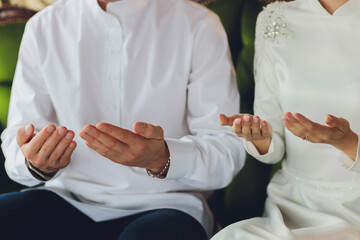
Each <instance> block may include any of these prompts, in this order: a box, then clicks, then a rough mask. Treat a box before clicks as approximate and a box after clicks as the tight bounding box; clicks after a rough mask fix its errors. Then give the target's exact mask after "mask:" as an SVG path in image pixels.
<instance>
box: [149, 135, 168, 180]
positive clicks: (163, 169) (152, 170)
mask: <svg viewBox="0 0 360 240" xmlns="http://www.w3.org/2000/svg"><path fill="white" fill-rule="evenodd" d="M164 145H165V151H164V152H163V154H161V157H160V158H159V161H158V162H159V163H160V164H159V166H158V167H149V168H146V172H147V174H148V175H149V176H150V177H153V178H160V179H163V178H166V175H167V173H168V171H169V168H170V151H169V148H168V146H167V144H166V142H165V141H164Z"/></svg>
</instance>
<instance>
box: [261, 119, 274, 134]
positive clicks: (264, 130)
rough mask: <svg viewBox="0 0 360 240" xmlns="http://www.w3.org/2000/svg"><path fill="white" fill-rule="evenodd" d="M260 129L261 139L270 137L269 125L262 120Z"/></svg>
mask: <svg viewBox="0 0 360 240" xmlns="http://www.w3.org/2000/svg"><path fill="white" fill-rule="evenodd" d="M260 128H261V135H262V136H263V137H271V125H270V124H269V123H268V122H266V121H265V120H262V121H261V122H260Z"/></svg>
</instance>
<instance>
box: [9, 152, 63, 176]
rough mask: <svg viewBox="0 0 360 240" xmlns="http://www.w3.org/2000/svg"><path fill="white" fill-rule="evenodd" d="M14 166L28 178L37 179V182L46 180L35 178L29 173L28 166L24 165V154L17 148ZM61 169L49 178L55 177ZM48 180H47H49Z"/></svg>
mask: <svg viewBox="0 0 360 240" xmlns="http://www.w3.org/2000/svg"><path fill="white" fill-rule="evenodd" d="M15 167H16V169H17V171H18V172H19V173H20V174H23V175H25V177H28V178H31V179H33V180H36V181H38V182H39V183H41V182H46V181H43V180H41V179H39V178H36V177H35V176H34V175H33V174H32V173H31V170H30V169H29V168H28V166H26V160H25V156H24V154H23V153H22V152H21V151H20V150H19V151H18V153H17V155H16V163H15ZM62 171H63V169H60V170H59V171H58V172H57V173H56V174H55V175H54V176H53V177H52V178H51V179H50V180H53V179H55V178H56V177H58V176H59V175H60V174H61V172H62ZM50 180H48V181H50Z"/></svg>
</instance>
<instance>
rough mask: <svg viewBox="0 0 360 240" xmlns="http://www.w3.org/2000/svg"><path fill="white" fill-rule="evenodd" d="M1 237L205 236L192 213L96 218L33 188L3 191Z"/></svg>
mask: <svg viewBox="0 0 360 240" xmlns="http://www.w3.org/2000/svg"><path fill="white" fill-rule="evenodd" d="M0 239H1V240H15V239H16V240H42V239H44V240H45V239H46V240H54V239H63V240H71V239H75V240H83V239H84V240H88V239H100V240H107V239H114V240H115V239H117V240H140V239H141V240H149V239H156V240H162V239H164V240H165V239H166V240H177V239H179V240H192V239H194V240H205V239H207V236H206V234H205V230H204V229H203V227H202V226H201V225H200V223H199V222H198V221H196V220H195V219H194V218H193V217H191V216H190V215H188V214H186V213H183V212H181V211H178V210H174V209H160V210H153V211H147V212H143V213H140V214H136V215H132V216H129V217H123V218H119V219H115V220H110V221H104V222H94V221H93V220H91V219H90V218H89V217H87V216H86V215H84V214H83V213H82V212H80V211H79V210H77V209H76V208H74V207H73V206H72V205H71V204H69V203H68V202H66V201H65V200H63V199H62V198H61V197H59V196H58V195H56V194H55V193H53V192H50V191H46V190H32V191H25V192H16V193H7V194H3V195H0Z"/></svg>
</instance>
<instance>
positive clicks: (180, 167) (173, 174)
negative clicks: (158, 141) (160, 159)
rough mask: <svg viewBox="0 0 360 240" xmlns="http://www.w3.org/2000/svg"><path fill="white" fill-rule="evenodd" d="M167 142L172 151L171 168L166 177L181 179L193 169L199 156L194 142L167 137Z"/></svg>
mask: <svg viewBox="0 0 360 240" xmlns="http://www.w3.org/2000/svg"><path fill="white" fill-rule="evenodd" d="M166 144H167V146H168V148H169V151H170V158H171V163H170V168H169V171H168V173H167V176H166V179H168V180H179V179H183V178H185V177H186V175H187V174H188V173H189V172H190V170H191V169H193V166H194V165H195V160H196V156H197V150H196V148H195V147H194V143H192V142H189V141H184V140H179V139H166Z"/></svg>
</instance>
